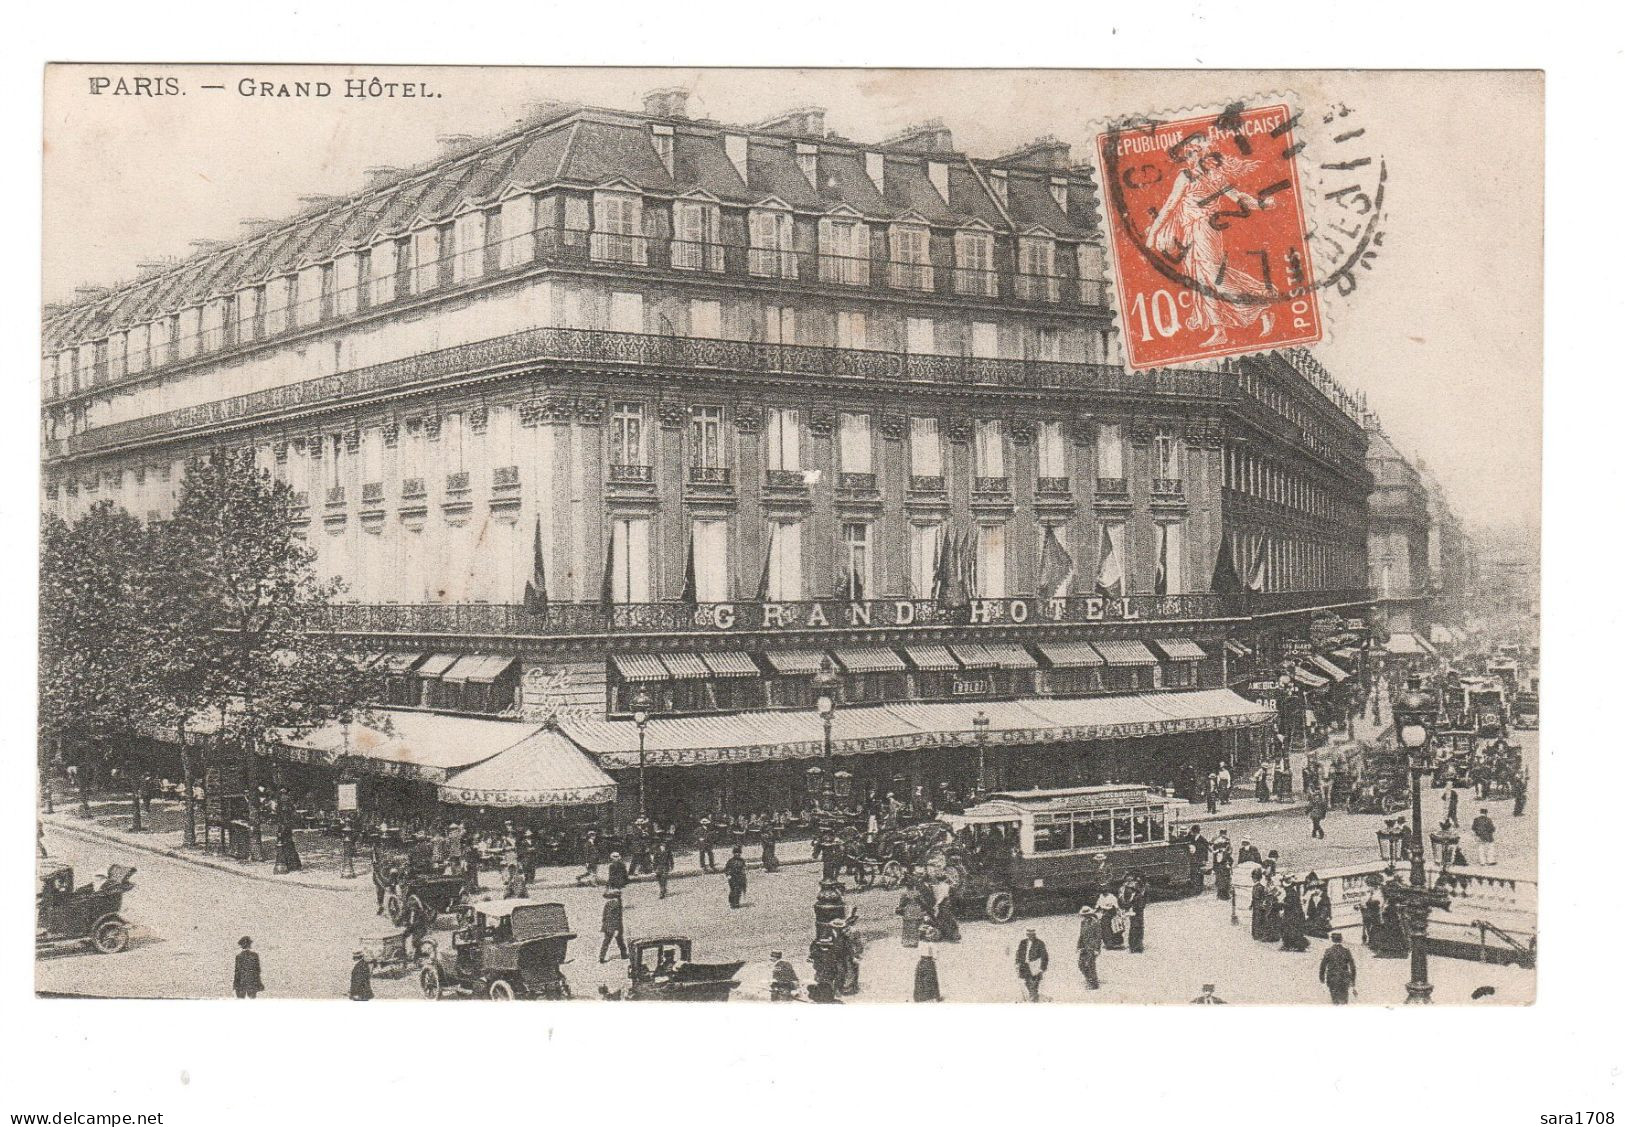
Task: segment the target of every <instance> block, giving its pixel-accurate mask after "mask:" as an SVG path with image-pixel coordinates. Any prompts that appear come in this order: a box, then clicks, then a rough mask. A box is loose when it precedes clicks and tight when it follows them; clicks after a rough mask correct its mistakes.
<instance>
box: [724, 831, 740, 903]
mask: <svg viewBox="0 0 1625 1127" xmlns="http://www.w3.org/2000/svg"><path fill="white" fill-rule="evenodd" d="M722 872H723V874H724V875H725V876H726V877H727V878H728V907H730V908H738V907H740V906H741V901H743V900H744V899H745V851H744V849H742V848H741V847H740V846H737V845H736V846H734V849H733V856H732V857H729V858H728V863H727V864H725V865H723V866H722Z"/></svg>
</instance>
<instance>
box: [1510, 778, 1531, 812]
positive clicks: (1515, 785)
mask: <svg viewBox="0 0 1625 1127" xmlns="http://www.w3.org/2000/svg"><path fill="white" fill-rule="evenodd" d="M1528 801H1529V777H1528V776H1527V775H1525V774H1524V773H1523V772H1522V771H1517V772H1515V773H1514V774H1513V776H1512V816H1513V817H1514V818H1521V817H1523V808H1524V804H1525V803H1527V802H1528Z"/></svg>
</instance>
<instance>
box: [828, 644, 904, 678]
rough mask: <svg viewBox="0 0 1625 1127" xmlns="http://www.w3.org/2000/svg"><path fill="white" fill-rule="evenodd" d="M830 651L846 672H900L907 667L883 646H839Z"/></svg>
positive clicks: (892, 651) (891, 651) (895, 654)
mask: <svg viewBox="0 0 1625 1127" xmlns="http://www.w3.org/2000/svg"><path fill="white" fill-rule="evenodd" d="M831 652H833V653H834V655H835V660H836V661H838V662H840V663H841V668H842V669H844V670H846V671H847V672H848V673H901V672H903V671H904V670H906V669H907V668H908V666H907V665H905V664H903V659H902V658H900V657H898V656H897V653H896V651H894V650H889V649H887V648H886V647H885V646H839V647H837V648H836V649H834V650H833V651H831Z"/></svg>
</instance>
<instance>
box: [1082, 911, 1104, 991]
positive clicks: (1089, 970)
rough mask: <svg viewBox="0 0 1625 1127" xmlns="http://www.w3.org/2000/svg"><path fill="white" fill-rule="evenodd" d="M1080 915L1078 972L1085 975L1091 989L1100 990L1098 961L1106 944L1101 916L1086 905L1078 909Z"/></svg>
mask: <svg viewBox="0 0 1625 1127" xmlns="http://www.w3.org/2000/svg"><path fill="white" fill-rule="evenodd" d="M1078 915H1079V916H1081V917H1082V919H1081V920H1080V921H1079V923H1078V972H1079V973H1080V974H1082V975H1083V980H1084V982H1086V983H1088V984H1089V989H1091V990H1099V989H1100V970H1099V966H1098V960H1099V958H1100V948H1101V946H1102V944H1103V942H1104V935H1103V932H1102V930H1101V926H1100V914H1099V913H1098V912H1096V911H1095V909H1094V908H1092V907H1091V906H1090V905H1088V904H1085V905H1084V906H1083V907H1081V908H1079V909H1078Z"/></svg>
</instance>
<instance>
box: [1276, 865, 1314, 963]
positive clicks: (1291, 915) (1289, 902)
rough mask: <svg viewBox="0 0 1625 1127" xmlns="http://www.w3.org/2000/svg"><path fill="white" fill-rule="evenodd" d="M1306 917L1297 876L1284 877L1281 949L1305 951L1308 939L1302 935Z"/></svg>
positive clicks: (1307, 946)
mask: <svg viewBox="0 0 1625 1127" xmlns="http://www.w3.org/2000/svg"><path fill="white" fill-rule="evenodd" d="M1306 922H1307V919H1306V917H1305V915H1304V911H1303V895H1302V893H1300V892H1299V891H1298V878H1297V875H1296V874H1292V875H1290V876H1288V877H1287V878H1286V889H1285V891H1284V892H1283V893H1282V896H1281V950H1283V951H1307V950H1309V940H1308V938H1307V937H1306V936H1305V935H1304V925H1305V923H1306Z"/></svg>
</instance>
